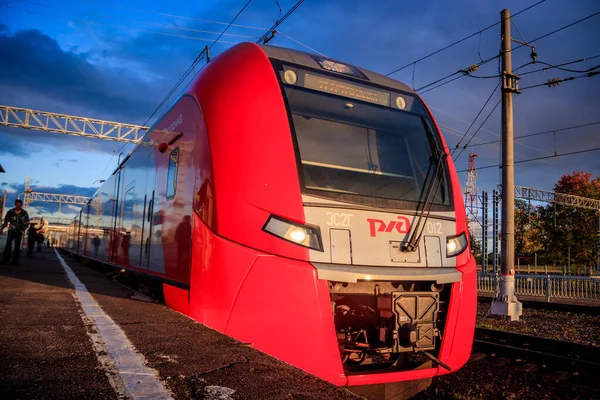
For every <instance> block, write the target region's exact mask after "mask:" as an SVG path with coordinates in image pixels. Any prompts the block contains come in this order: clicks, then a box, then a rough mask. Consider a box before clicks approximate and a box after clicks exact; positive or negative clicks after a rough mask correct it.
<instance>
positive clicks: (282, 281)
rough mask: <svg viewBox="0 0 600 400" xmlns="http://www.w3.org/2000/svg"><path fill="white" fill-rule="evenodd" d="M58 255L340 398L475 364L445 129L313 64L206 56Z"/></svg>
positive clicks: (384, 86)
mask: <svg viewBox="0 0 600 400" xmlns="http://www.w3.org/2000/svg"><path fill="white" fill-rule="evenodd" d="M346 143H347V145H346ZM338 150H339V154H338ZM363 150H364V153H366V155H363V154H362V153H363ZM363 164H365V165H367V164H368V168H363V167H362V165H363ZM419 166H421V168H419ZM403 188H406V189H407V190H406V191H404V189H403ZM409 188H410V189H409ZM440 188H441V189H440ZM440 190H441V191H440ZM381 191H382V192H381ZM380 192H381V194H380ZM411 192H412V193H411ZM425 195H427V196H425ZM413 233H414V235H413ZM68 241H69V245H68V247H69V248H70V249H71V250H72V251H75V252H77V253H79V254H81V255H84V256H86V257H89V258H93V259H97V260H100V261H103V262H106V263H109V264H114V265H115V266H119V267H122V268H125V269H128V270H131V271H135V272H138V273H144V274H147V275H149V276H151V277H154V278H156V279H158V280H161V281H162V282H163V294H164V298H165V301H166V304H167V305H168V306H169V307H171V308H173V309H175V310H177V311H179V312H182V313H184V314H186V315H189V316H190V317H191V318H193V319H195V320H196V321H198V322H201V323H204V324H206V325H207V326H210V327H212V328H214V329H216V330H219V331H221V332H224V333H225V334H227V335H230V336H232V337H234V338H237V339H239V340H241V341H243V342H248V343H252V345H253V346H254V347H256V348H257V349H259V350H262V351H264V352H266V353H268V354H271V355H273V356H275V357H277V358H279V359H281V360H283V361H286V362H288V363H290V364H292V365H295V366H297V367H299V368H301V369H303V370H305V371H307V372H310V373H312V374H314V375H317V376H319V377H321V378H323V379H325V380H328V381H330V382H332V383H334V384H337V385H365V384H376V383H385V382H397V381H406V380H413V379H422V378H428V377H432V376H434V375H440V374H444V373H447V372H448V370H447V369H445V368H443V367H442V365H445V366H448V367H450V368H451V370H456V369H458V368H460V367H461V366H462V365H463V364H464V363H465V362H466V361H467V359H468V357H469V354H470V350H471V344H472V339H473V332H474V324H475V312H476V279H475V278H476V272H475V262H474V259H473V258H472V256H471V253H470V251H469V245H468V236H467V223H466V216H465V211H464V205H463V202H462V196H461V189H460V183H459V181H458V176H457V174H456V171H455V167H454V164H453V162H452V160H451V158H450V157H449V151H448V148H447V146H446V144H445V141H444V139H443V137H442V136H441V134H440V130H439V128H438V127H437V124H436V123H435V120H434V119H433V116H432V115H431V113H430V112H429V110H428V109H427V108H426V106H425V105H424V104H423V103H422V102H421V100H420V99H419V98H418V96H416V94H415V93H414V92H412V91H411V90H410V89H409V88H408V87H406V86H404V85H402V84H400V83H399V82H396V81H393V80H391V79H387V78H384V77H381V76H379V75H376V74H373V73H371V72H369V71H366V70H362V69H359V68H356V67H353V66H348V65H345V64H341V63H338V62H335V61H333V60H328V59H325V58H323V57H315V56H311V55H308V54H305V53H301V52H296V51H291V50H285V49H278V48H270V47H268V46H257V45H254V44H248V43H244V44H241V45H238V46H235V47H233V48H232V49H229V50H228V51H226V52H225V53H223V54H222V55H220V56H218V57H216V58H215V59H214V60H212V61H211V62H210V63H209V64H208V65H207V66H206V67H205V68H204V69H203V70H202V72H201V73H200V74H199V75H198V76H197V77H196V79H195V80H194V81H193V82H192V84H191V85H190V86H189V88H188V90H187V92H186V93H185V94H184V95H183V96H182V98H181V99H179V100H178V101H177V102H176V104H175V105H174V106H173V107H172V108H171V109H170V110H169V111H168V112H167V113H166V115H165V116H164V117H163V118H161V119H160V121H159V122H157V123H156V124H155V126H153V127H152V129H151V130H150V132H149V133H148V134H147V135H146V137H145V138H144V139H143V141H142V143H140V145H139V146H138V147H136V149H135V150H134V151H133V152H132V153H131V154H130V155H129V156H128V157H127V159H125V160H124V161H123V162H122V163H121V165H120V166H119V168H118V169H117V170H116V171H115V173H114V174H113V176H111V178H110V179H108V180H107V181H106V182H105V184H104V185H103V187H102V188H100V189H99V191H98V192H97V193H96V194H95V196H94V198H93V199H92V200H91V201H90V203H89V204H88V205H87V206H86V207H84V209H83V210H82V211H81V213H80V215H79V217H78V218H77V219H76V221H74V222H73V224H72V225H70V226H69V229H68ZM444 244H445V246H444ZM444 249H445V250H446V251H444ZM423 352H428V354H430V355H431V356H432V357H433V359H435V360H438V361H439V363H438V362H435V363H433V365H434V366H433V367H430V368H428V367H426V365H427V364H424V361H423V360H420V359H418V358H419V357H417V359H416V360H415V359H412V358H411V357H413V356H414V355H417V356H419V355H422V353H423ZM376 367H377V368H376Z"/></svg>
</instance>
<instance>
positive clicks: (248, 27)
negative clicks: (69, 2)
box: [83, 0, 266, 31]
mask: <svg viewBox="0 0 600 400" xmlns="http://www.w3.org/2000/svg"><path fill="white" fill-rule="evenodd" d="M83 1H86V2H88V3H95V4H99V5H102V6H109V7H113V8H120V9H122V10H126V11H133V12H136V13H143V14H153V15H160V16H163V17H170V18H179V19H185V20H189V21H198V22H206V23H209V24H218V25H228V26H233V27H235V28H243V29H255V30H259V31H265V30H266V28H261V27H258V26H248V25H239V24H231V23H228V22H221V21H213V20H209V19H202V18H195V17H189V16H185V15H175V14H168V13H162V12H156V11H148V10H140V9H136V8H131V7H125V6H121V5H117V4H113V3H109V2H105V1H97V0H83Z"/></svg>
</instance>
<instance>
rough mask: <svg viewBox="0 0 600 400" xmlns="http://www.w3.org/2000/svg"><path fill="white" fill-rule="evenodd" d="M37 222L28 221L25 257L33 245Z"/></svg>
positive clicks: (31, 250) (35, 237) (29, 254)
mask: <svg viewBox="0 0 600 400" xmlns="http://www.w3.org/2000/svg"><path fill="white" fill-rule="evenodd" d="M36 225H37V224H36V223H35V222H31V223H29V229H27V257H30V256H31V254H32V253H33V248H34V247H35V241H36V239H37V235H38V233H37V231H38V230H37V228H36V227H35V226H36Z"/></svg>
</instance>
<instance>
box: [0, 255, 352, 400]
mask: <svg viewBox="0 0 600 400" xmlns="http://www.w3.org/2000/svg"><path fill="white" fill-rule="evenodd" d="M62 256H63V258H64V260H65V261H66V264H68V267H70V269H71V270H72V272H73V273H74V275H76V277H77V278H78V280H79V281H80V282H81V284H83V285H84V286H85V288H84V289H87V291H88V292H89V294H90V295H91V296H90V299H92V298H93V300H91V301H92V302H93V304H91V303H90V304H87V303H86V300H83V298H84V297H85V296H83V297H82V296H81V293H82V292H81V290H77V291H75V290H74V288H73V283H71V280H70V279H69V276H68V275H67V273H66V272H65V269H64V268H63V266H62V264H61V263H60V261H59V258H58V257H57V255H56V254H55V252H54V250H53V249H43V252H42V253H34V255H33V257H32V258H27V257H22V258H21V264H20V265H17V266H13V265H1V266H0V267H1V269H0V393H1V395H0V397H1V398H3V399H59V398H60V399H67V398H68V399H75V398H85V399H119V398H140V399H141V398H144V399H150V398H152V399H159V398H174V399H191V398H194V399H223V400H227V399H261V400H263V399H264V400H266V399H328V400H333V399H358V398H360V397H358V396H356V395H355V394H353V393H350V392H349V391H347V390H345V389H344V388H339V387H337V386H334V385H331V384H329V383H327V382H324V381H322V380H320V379H318V378H316V377H314V376H312V375H309V374H307V373H305V372H303V371H301V370H299V369H297V368H294V367H292V366H290V365H287V364H285V363H283V362H280V361H278V360H276V359H274V358H272V357H270V356H268V355H266V354H263V353H261V352H259V351H257V350H254V349H252V348H249V347H247V346H245V345H244V344H242V343H240V342H238V341H235V340H233V339H231V338H229V337H227V336H225V335H222V334H220V333H218V332H216V331H214V330H212V329H210V328H207V327H206V326H204V325H201V324H198V323H196V322H194V321H192V320H191V319H189V318H187V317H186V316H184V315H182V314H179V313H177V312H175V311H172V310H170V309H168V308H166V307H165V306H163V305H161V304H157V303H154V302H152V301H149V299H147V298H145V297H143V296H140V295H138V294H136V293H135V292H133V291H132V290H129V289H128V288H126V287H124V286H121V285H119V284H118V283H116V282H112V281H110V280H109V279H108V278H107V277H106V276H104V275H102V274H101V273H99V272H97V271H95V270H93V269H90V268H88V267H85V266H82V265H81V264H80V263H79V262H77V261H75V260H74V259H72V258H70V257H68V256H66V255H62ZM77 278H76V279H77ZM76 287H77V288H78V289H81V288H82V287H83V286H79V284H76ZM77 294H79V296H80V297H78V296H77ZM94 300H95V301H94ZM96 303H97V304H96ZM94 304H96V305H94ZM98 306H99V307H98ZM90 310H92V312H91V314H90ZM86 313H87V314H86ZM104 313H105V314H106V315H107V316H103V315H104ZM90 315H92V316H90ZM112 321H114V323H116V324H117V325H118V327H119V328H120V329H119V330H120V331H122V332H123V333H124V337H126V338H127V339H128V340H129V342H130V344H131V346H132V349H133V351H134V352H135V354H129V353H126V350H127V349H126V348H125V347H126V346H125V345H124V344H117V347H116V348H117V350H116V353H115V354H117V355H119V354H121V355H124V356H123V357H121V358H119V357H118V356H117V357H116V358H115V357H112V356H113V353H114V352H115V351H114V350H110V346H109V345H110V343H104V342H110V340H109V339H107V337H106V335H105V336H102V335H103V334H105V331H106V329H108V328H107V327H109V325H110V324H111V323H112ZM116 329H117V328H116ZM109 336H110V335H109ZM102 349H109V350H102ZM140 355H141V358H140V359H142V360H143V363H142V364H145V365H142V366H141V367H143V368H147V370H146V371H149V372H136V371H128V370H127V365H130V364H131V362H133V361H132V359H133V358H135V357H139V356H140ZM115 360H116V361H115ZM130 361H131V362H130ZM123 368H125V369H123ZM146 378H148V379H154V378H156V382H158V383H157V384H158V385H159V386H161V388H152V390H149V389H148V390H146V392H144V388H141V389H142V390H141V392H139V391H138V392H137V393H138V394H137V395H136V394H132V392H131V391H130V388H131V387H132V385H133V387H134V389H135V385H137V386H143V385H144V383H143V382H146V381H145V380H144V379H146ZM138 389H139V388H138ZM159 389H160V390H163V389H164V392H160V393H159V391H160V390H159ZM136 390H137V389H136ZM139 393H143V394H141V395H140V394H139ZM144 393H145V394H144ZM161 393H162V394H161ZM165 393H166V395H165Z"/></svg>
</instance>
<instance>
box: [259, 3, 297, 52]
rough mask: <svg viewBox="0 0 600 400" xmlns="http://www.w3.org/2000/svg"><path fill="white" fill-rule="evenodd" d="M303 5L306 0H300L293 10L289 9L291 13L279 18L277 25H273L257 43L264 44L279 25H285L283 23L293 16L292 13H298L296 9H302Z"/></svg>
mask: <svg viewBox="0 0 600 400" xmlns="http://www.w3.org/2000/svg"><path fill="white" fill-rule="evenodd" d="M302 3H304V0H299V1H298V2H296V4H294V6H293V7H292V8H290V9H289V11H288V12H287V13H285V15H284V16H283V17H281V18H277V21H275V23H274V24H273V26H272V27H271V28H270V29H269V30H268V31H267V32H265V33H264V34H263V35H262V36H261V37H259V38H258V40H257V41H256V43H261V42H264V41H265V39H266V38H267V37H268V36H269V35H270V34H271V33H272V32H273V31H274V30H275V29H277V27H278V26H279V25H281V24H282V23H283V21H285V20H286V19H287V18H288V17H289V16H290V15H292V13H293V12H294V11H296V9H297V8H298V7H300V6H301V5H302Z"/></svg>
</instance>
